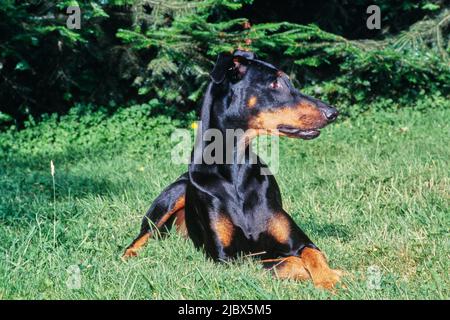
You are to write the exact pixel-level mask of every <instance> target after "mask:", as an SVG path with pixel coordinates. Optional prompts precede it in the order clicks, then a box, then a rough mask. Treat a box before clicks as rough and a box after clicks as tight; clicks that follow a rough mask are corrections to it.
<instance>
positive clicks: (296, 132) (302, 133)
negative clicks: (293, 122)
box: [277, 125, 320, 140]
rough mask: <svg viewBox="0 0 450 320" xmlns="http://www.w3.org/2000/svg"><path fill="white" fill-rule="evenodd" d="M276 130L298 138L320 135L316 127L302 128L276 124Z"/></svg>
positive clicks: (312, 137) (310, 137)
mask: <svg viewBox="0 0 450 320" xmlns="http://www.w3.org/2000/svg"><path fill="white" fill-rule="evenodd" d="M277 130H278V131H280V132H282V133H284V134H285V135H286V136H288V137H292V138H300V139H303V140H311V139H314V138H317V137H318V136H319V135H320V131H319V130H318V129H313V130H302V129H299V128H295V127H291V126H285V125H279V126H277Z"/></svg>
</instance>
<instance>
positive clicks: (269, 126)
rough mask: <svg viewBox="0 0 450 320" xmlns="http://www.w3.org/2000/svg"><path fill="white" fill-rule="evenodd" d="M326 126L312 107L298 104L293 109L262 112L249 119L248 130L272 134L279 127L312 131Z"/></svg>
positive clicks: (320, 113) (281, 108) (321, 116)
mask: <svg viewBox="0 0 450 320" xmlns="http://www.w3.org/2000/svg"><path fill="white" fill-rule="evenodd" d="M325 124H326V119H325V116H324V115H323V114H322V112H321V111H320V110H319V109H318V108H317V107H316V106H314V105H312V104H310V103H300V104H298V105H296V106H293V107H280V108H276V109H275V110H271V111H263V112H260V113H259V114H258V115H256V116H255V117H253V118H252V119H250V121H249V128H251V129H257V130H258V129H259V130H261V129H263V130H267V131H268V133H274V132H273V131H274V130H277V127H278V126H279V125H285V126H291V127H294V128H298V129H301V130H313V129H317V128H321V127H323V126H324V125H325Z"/></svg>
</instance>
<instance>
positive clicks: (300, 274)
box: [262, 256, 311, 280]
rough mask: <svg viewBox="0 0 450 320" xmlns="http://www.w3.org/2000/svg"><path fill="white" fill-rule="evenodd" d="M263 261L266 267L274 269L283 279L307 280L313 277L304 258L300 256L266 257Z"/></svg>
mask: <svg viewBox="0 0 450 320" xmlns="http://www.w3.org/2000/svg"><path fill="white" fill-rule="evenodd" d="M262 263H263V266H264V268H266V269H270V270H272V271H273V272H274V273H275V275H276V276H277V277H278V278H281V279H293V280H307V279H310V278H311V277H310V274H309V273H308V271H307V270H306V267H305V264H304V262H303V260H302V259H301V258H299V257H295V256H289V257H286V258H279V259H266V260H262Z"/></svg>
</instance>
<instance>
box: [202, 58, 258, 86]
mask: <svg viewBox="0 0 450 320" xmlns="http://www.w3.org/2000/svg"><path fill="white" fill-rule="evenodd" d="M254 59H256V55H255V54H254V53H253V52H250V51H243V50H236V51H234V52H233V54H229V53H221V54H219V56H218V57H217V61H216V64H215V66H214V69H213V70H212V71H211V73H210V76H211V79H212V81H213V82H214V83H222V82H223V80H225V77H226V76H227V74H228V75H230V76H231V77H230V78H231V80H233V81H239V80H240V79H242V77H243V76H244V75H245V73H246V72H247V66H248V63H249V61H251V60H254Z"/></svg>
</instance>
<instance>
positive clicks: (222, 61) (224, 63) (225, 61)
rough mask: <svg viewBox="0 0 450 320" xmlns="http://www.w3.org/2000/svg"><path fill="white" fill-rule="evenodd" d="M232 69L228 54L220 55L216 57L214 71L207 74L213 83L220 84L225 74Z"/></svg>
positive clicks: (230, 57) (231, 58)
mask: <svg viewBox="0 0 450 320" xmlns="http://www.w3.org/2000/svg"><path fill="white" fill-rule="evenodd" d="M232 68H233V56H232V55H231V54H229V53H220V54H219V56H218V57H217V61H216V64H215V65H214V69H213V70H212V71H211V73H210V74H209V75H210V77H211V80H212V81H213V82H214V83H221V82H223V80H225V77H226V75H227V72H228V71H229V70H230V69H232Z"/></svg>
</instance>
